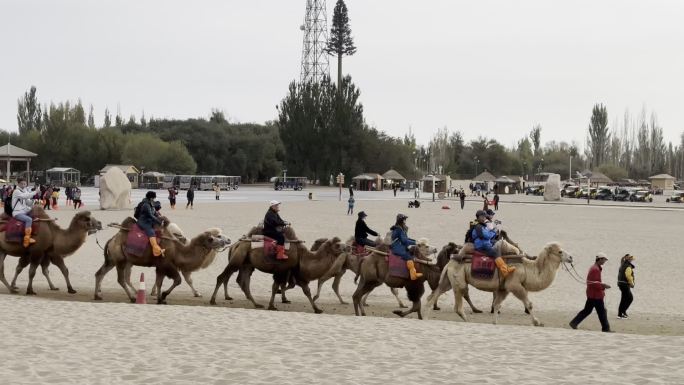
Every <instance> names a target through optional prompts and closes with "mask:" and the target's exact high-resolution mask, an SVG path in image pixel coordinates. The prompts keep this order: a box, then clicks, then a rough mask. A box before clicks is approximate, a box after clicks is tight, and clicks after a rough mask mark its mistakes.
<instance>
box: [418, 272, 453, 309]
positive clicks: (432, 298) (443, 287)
mask: <svg viewBox="0 0 684 385" xmlns="http://www.w3.org/2000/svg"><path fill="white" fill-rule="evenodd" d="M454 285H455V283H452V282H451V279H450V278H449V271H448V268H445V269H444V271H442V274H441V276H440V277H439V284H438V285H437V287H436V288H434V289H432V293H430V295H429V296H428V297H427V303H426V304H425V318H426V319H428V318H430V315H431V314H432V311H433V310H436V309H435V307H437V301H438V300H439V297H440V296H441V295H442V294H444V293H446V291H447V290H449V289H451V288H452V286H454ZM455 292H456V291H455V288H454V293H455ZM454 309H455V308H454Z"/></svg>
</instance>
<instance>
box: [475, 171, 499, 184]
mask: <svg viewBox="0 0 684 385" xmlns="http://www.w3.org/2000/svg"><path fill="white" fill-rule="evenodd" d="M495 180H496V177H495V176H494V175H492V173H491V172H489V171H484V172H482V173H480V175H478V176H476V177H475V178H473V182H494V181H495Z"/></svg>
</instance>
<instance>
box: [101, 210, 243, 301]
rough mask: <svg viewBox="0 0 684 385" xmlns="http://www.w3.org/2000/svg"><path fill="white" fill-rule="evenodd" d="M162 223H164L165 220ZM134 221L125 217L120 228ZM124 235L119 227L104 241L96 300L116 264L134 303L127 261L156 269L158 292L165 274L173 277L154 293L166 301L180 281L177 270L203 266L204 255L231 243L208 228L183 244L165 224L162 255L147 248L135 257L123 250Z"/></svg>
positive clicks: (215, 230) (219, 233)
mask: <svg viewBox="0 0 684 385" xmlns="http://www.w3.org/2000/svg"><path fill="white" fill-rule="evenodd" d="M164 222H165V223H167V221H164ZM134 223H135V220H134V219H133V218H126V220H124V221H123V222H122V223H121V227H122V228H128V227H130V226H131V225H133V224H134ZM127 236H128V232H127V231H126V230H123V229H122V230H120V231H119V232H117V233H116V234H115V235H114V236H113V237H112V238H111V239H109V240H108V241H107V243H106V244H105V247H104V263H103V264H102V267H100V269H99V270H98V271H97V272H96V273H95V294H94V299H95V300H102V296H101V294H100V293H101V285H102V279H103V278H104V276H105V275H106V274H107V272H109V270H111V269H112V268H114V267H116V271H117V281H118V282H119V285H121V287H122V288H123V289H124V291H125V292H126V295H127V296H128V298H129V300H130V301H131V302H135V297H134V296H133V295H132V294H131V292H130V291H129V290H128V287H127V285H126V268H127V265H129V264H130V265H135V266H146V267H151V266H154V267H155V268H156V279H155V286H156V287H157V290H159V291H161V285H162V282H163V280H164V277H165V276H167V277H169V278H171V279H173V284H172V285H171V287H169V289H167V290H166V291H164V292H161V293H160V294H159V295H158V296H157V303H158V304H166V297H168V295H169V294H171V292H172V291H173V289H174V288H175V287H176V286H178V285H180V283H181V278H180V274H178V270H183V269H186V268H188V267H189V266H197V265H202V263H203V262H204V261H205V256H206V255H207V254H210V253H212V252H213V251H215V250H220V249H222V248H224V247H225V246H226V245H227V244H230V240H229V239H228V238H226V237H225V236H223V235H222V234H221V230H219V229H208V230H206V231H204V232H202V233H200V234H199V235H197V236H196V237H195V238H193V239H191V240H190V242H189V243H187V244H185V243H182V242H181V241H179V240H178V239H173V238H172V237H171V235H170V233H169V231H168V229H167V227H166V226H164V227H163V235H162V239H161V242H160V245H161V246H162V248H163V249H165V250H166V251H165V253H164V256H162V257H154V256H153V255H152V250H151V249H150V248H148V249H147V250H146V251H145V253H144V255H143V256H142V257H137V256H134V255H130V254H128V253H126V252H125V251H124V246H125V243H126V238H127Z"/></svg>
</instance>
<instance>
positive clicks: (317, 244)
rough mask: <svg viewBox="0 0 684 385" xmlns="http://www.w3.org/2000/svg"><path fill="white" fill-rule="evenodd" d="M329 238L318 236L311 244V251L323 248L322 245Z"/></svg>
mask: <svg viewBox="0 0 684 385" xmlns="http://www.w3.org/2000/svg"><path fill="white" fill-rule="evenodd" d="M327 240H328V238H318V239H316V240H315V241H314V243H313V244H312V245H311V251H316V250H318V249H320V248H321V246H322V245H323V244H324V243H325V242H326V241H327Z"/></svg>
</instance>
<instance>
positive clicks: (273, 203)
mask: <svg viewBox="0 0 684 385" xmlns="http://www.w3.org/2000/svg"><path fill="white" fill-rule="evenodd" d="M279 204H280V202H278V201H271V204H270V206H278V205H279Z"/></svg>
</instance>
